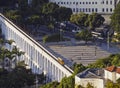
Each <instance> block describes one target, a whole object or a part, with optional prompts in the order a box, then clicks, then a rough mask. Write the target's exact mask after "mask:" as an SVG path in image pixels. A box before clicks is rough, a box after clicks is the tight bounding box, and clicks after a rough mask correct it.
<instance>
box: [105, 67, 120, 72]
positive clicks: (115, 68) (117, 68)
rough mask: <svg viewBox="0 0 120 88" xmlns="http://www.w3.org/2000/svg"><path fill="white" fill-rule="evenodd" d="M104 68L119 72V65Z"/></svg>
mask: <svg viewBox="0 0 120 88" xmlns="http://www.w3.org/2000/svg"><path fill="white" fill-rule="evenodd" d="M105 70H107V71H110V72H116V73H119V74H120V67H116V66H110V67H107V68H106V69H105Z"/></svg>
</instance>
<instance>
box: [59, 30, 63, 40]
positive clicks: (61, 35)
mask: <svg viewBox="0 0 120 88" xmlns="http://www.w3.org/2000/svg"><path fill="white" fill-rule="evenodd" d="M62 31H63V29H60V41H62Z"/></svg>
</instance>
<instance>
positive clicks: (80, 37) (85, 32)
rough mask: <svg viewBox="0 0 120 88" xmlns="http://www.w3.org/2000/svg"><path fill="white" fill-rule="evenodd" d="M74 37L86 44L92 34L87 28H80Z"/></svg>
mask: <svg viewBox="0 0 120 88" xmlns="http://www.w3.org/2000/svg"><path fill="white" fill-rule="evenodd" d="M76 39H78V40H83V41H85V43H86V44H87V42H88V41H90V40H91V39H92V34H91V32H90V31H89V30H82V31H81V32H79V33H77V34H76Z"/></svg>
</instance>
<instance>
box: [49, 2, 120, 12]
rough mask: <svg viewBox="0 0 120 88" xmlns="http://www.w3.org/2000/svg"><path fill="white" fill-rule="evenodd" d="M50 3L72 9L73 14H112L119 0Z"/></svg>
mask: <svg viewBox="0 0 120 88" xmlns="http://www.w3.org/2000/svg"><path fill="white" fill-rule="evenodd" d="M49 2H53V3H56V4H58V5H59V6H64V7H68V8H71V9H72V11H73V13H78V12H85V13H88V14H90V13H93V12H96V13H100V14H111V13H113V10H114V9H115V6H116V4H117V3H118V2H119V0H49Z"/></svg>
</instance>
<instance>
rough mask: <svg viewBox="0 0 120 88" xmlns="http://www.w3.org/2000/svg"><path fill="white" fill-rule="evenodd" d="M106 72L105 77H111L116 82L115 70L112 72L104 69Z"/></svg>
mask: <svg viewBox="0 0 120 88" xmlns="http://www.w3.org/2000/svg"><path fill="white" fill-rule="evenodd" d="M104 73H105V79H109V80H111V81H113V82H116V73H115V72H110V71H107V70H104Z"/></svg>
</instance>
